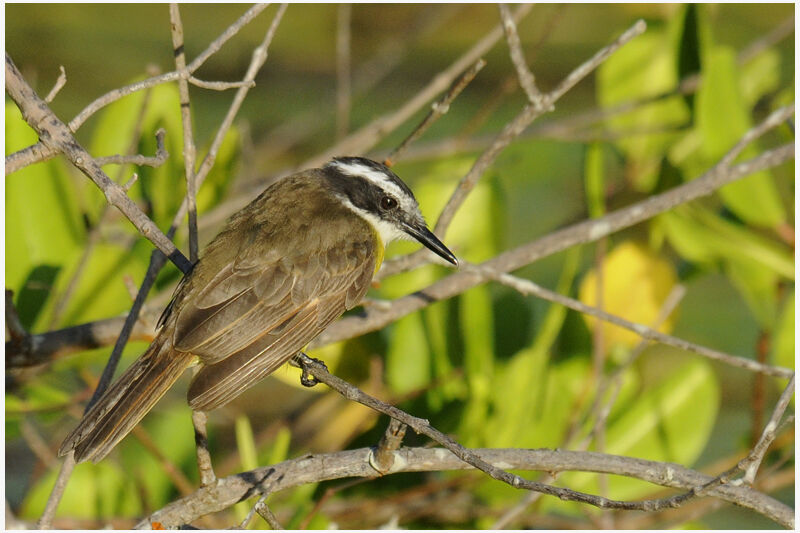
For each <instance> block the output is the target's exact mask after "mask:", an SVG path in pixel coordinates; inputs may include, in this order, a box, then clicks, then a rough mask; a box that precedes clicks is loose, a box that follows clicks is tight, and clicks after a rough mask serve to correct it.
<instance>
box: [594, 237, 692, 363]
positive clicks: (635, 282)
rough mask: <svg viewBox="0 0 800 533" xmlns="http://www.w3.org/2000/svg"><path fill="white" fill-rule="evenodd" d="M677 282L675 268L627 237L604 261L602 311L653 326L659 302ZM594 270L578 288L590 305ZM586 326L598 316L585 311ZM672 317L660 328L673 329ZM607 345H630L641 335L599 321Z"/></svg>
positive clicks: (595, 277)
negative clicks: (587, 313) (589, 314)
mask: <svg viewBox="0 0 800 533" xmlns="http://www.w3.org/2000/svg"><path fill="white" fill-rule="evenodd" d="M676 282H677V276H676V274H675V269H674V268H673V266H672V265H671V264H670V263H669V262H668V261H666V260H664V259H662V258H660V257H659V256H657V255H656V254H654V253H653V252H651V251H649V250H648V249H646V248H645V247H644V246H642V245H639V244H635V243H633V242H630V241H627V242H623V243H621V244H619V245H618V246H617V247H616V248H614V249H613V250H612V251H611V252H610V253H609V254H608V255H607V256H606V258H605V261H604V262H603V301H602V308H603V310H604V311H606V312H608V313H611V314H613V315H617V316H621V317H622V318H625V319H627V320H630V321H631V322H635V323H638V324H643V325H645V326H652V325H653V324H654V323H655V322H656V319H657V318H658V315H659V311H660V309H661V306H662V305H663V304H664V300H665V299H666V298H667V296H668V295H669V293H670V291H671V290H672V287H673V286H674V285H675V283H676ZM597 292H598V291H597V271H596V269H594V268H593V269H592V270H590V271H589V272H587V274H586V276H584V278H583V281H582V282H581V286H580V290H579V298H580V300H581V301H582V302H583V303H585V304H587V305H591V306H596V305H597ZM584 320H586V323H587V325H588V326H589V329H591V330H594V328H595V327H597V319H596V318H594V317H591V316H587V315H584ZM673 320H674V317H673V316H671V317H670V318H669V319H668V320H666V321H665V322H664V323H663V324H661V326H660V327H659V328H657V329H658V330H659V331H661V332H663V333H668V332H670V331H672V326H673ZM602 326H603V328H604V330H603V338H604V340H605V347H606V348H614V347H616V346H619V345H622V346H624V347H631V346H633V345H635V344H636V343H638V342H639V340H640V339H641V337H639V336H638V335H636V334H635V333H634V332H632V331H629V330H626V329H623V328H620V327H618V326H613V325H610V324H607V323H603V324H602Z"/></svg>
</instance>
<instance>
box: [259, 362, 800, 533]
mask: <svg viewBox="0 0 800 533" xmlns="http://www.w3.org/2000/svg"><path fill="white" fill-rule="evenodd" d="M297 359H298V360H299V362H300V364H301V365H302V366H303V371H304V374H311V375H313V379H314V380H316V381H318V382H321V383H325V384H326V385H328V386H329V387H331V388H332V389H334V390H335V391H336V392H338V393H339V394H341V395H342V396H344V397H345V398H347V399H348V400H351V401H355V402H358V403H361V404H363V405H365V406H367V407H369V408H371V409H373V410H375V411H378V412H380V413H383V414H385V415H388V416H391V417H392V418H394V419H396V420H398V421H400V422H403V423H404V424H406V425H408V426H409V427H411V428H412V429H413V430H414V431H416V432H417V433H420V434H423V435H425V436H427V437H429V438H431V439H432V440H434V441H435V442H437V443H439V444H441V445H442V446H444V447H445V448H447V450H449V451H450V452H451V453H452V454H453V455H454V456H456V457H458V458H459V459H460V460H461V461H463V462H465V463H468V464H469V465H471V466H473V467H475V468H477V469H479V470H481V471H483V472H485V473H486V474H488V475H489V476H491V477H492V478H494V479H496V480H498V481H502V482H504V483H506V484H508V485H511V486H512V487H515V488H520V489H526V490H531V491H536V492H542V493H544V494H548V495H550V496H556V497H558V498H559V499H562V500H569V501H575V502H580V503H587V504H589V505H593V506H596V507H599V508H601V509H620V510H629V511H630V510H639V511H657V510H660V509H666V508H670V507H677V506H679V505H682V504H683V503H684V502H686V501H688V500H690V499H692V498H694V497H695V496H696V492H695V487H692V490H689V491H688V492H685V493H681V494H678V495H676V496H673V497H670V498H660V499H654V500H642V501H622V500H611V499H608V498H603V497H600V496H595V495H592V494H586V493H583V492H578V491H574V490H571V489H566V488H561V487H555V486H552V485H547V484H544V483H539V482H536V481H530V480H526V479H524V478H522V477H520V476H518V475H515V474H512V473H510V472H508V471H507V470H504V469H502V468H498V467H496V466H494V462H489V461H485V460H484V459H482V458H481V457H479V456H478V455H477V454H475V453H474V452H473V451H471V450H469V449H467V448H464V447H463V446H461V445H460V444H459V443H457V442H456V441H454V440H452V439H451V438H450V437H448V436H447V435H445V434H444V433H442V432H440V431H439V430H437V429H436V428H434V427H433V426H432V425H431V424H430V422H428V421H427V420H424V419H421V418H417V417H415V416H412V415H410V414H408V413H406V412H405V411H402V410H400V409H398V408H396V407H394V406H392V405H389V404H387V403H384V402H382V401H380V400H378V399H377V398H374V397H372V396H370V395H368V394H366V393H365V392H363V391H361V390H360V389H358V388H357V387H355V386H353V385H350V384H349V383H347V382H346V381H344V380H342V379H340V378H338V377H336V376H334V375H332V374H330V373H329V372H328V370H327V368H326V367H325V364H324V363H322V362H320V361H317V360H314V359H311V358H310V357H308V356H306V355H305V354H303V353H302V352H301V353H300V355H299V356H298V358H297ZM403 459H405V458H403ZM503 466H505V467H506V468H508V466H507V465H506V463H503ZM512 468H513V467H512ZM274 483H275V480H272V483H271V484H270V485H272V484H274ZM262 484H263V482H262ZM270 488H271V487H270ZM787 509H788V508H787ZM791 520H792V521H793V520H794V518H793V513H792V518H791Z"/></svg>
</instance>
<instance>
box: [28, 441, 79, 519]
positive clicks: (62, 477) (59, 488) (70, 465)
mask: <svg viewBox="0 0 800 533" xmlns="http://www.w3.org/2000/svg"><path fill="white" fill-rule="evenodd" d="M74 469H75V450H72V451H70V452H69V453H68V454H67V456H66V457H65V458H64V462H63V463H61V470H59V472H58V477H57V478H56V483H55V485H53V490H52V491H50V496H49V497H48V498H47V503H46V504H45V506H44V511H43V512H42V516H40V517H39V520H38V521H37V522H36V528H37V529H50V528H51V527H53V518H54V517H55V516H56V509H57V508H58V504H59V503H60V502H61V496H62V495H63V494H64V490H66V488H67V482H68V481H69V477H70V476H71V475H72V471H73V470H74Z"/></svg>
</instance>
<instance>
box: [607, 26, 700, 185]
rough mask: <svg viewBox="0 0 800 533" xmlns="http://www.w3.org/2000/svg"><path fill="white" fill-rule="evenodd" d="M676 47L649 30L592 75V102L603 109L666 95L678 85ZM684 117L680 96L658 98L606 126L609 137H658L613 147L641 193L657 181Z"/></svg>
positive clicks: (662, 32)
mask: <svg viewBox="0 0 800 533" xmlns="http://www.w3.org/2000/svg"><path fill="white" fill-rule="evenodd" d="M675 46H676V45H675V43H674V39H673V38H672V36H671V34H670V31H669V28H659V27H656V28H650V29H648V31H647V33H645V34H644V35H640V36H639V37H637V38H636V39H634V40H633V41H631V42H629V43H627V44H626V45H625V46H623V47H622V48H620V49H619V50H618V51H617V52H615V53H614V54H613V55H612V56H611V57H610V58H609V59H608V60H607V61H606V62H605V63H603V65H601V66H600V68H599V69H598V72H597V99H598V101H599V102H600V105H601V106H602V107H603V108H612V107H615V106H617V105H620V104H623V103H629V102H635V101H637V100H642V99H646V98H648V97H653V96H657V95H660V94H664V93H667V92H670V91H672V90H674V89H675V87H676V86H677V84H678V72H677V69H676V65H675V60H674V57H675V52H674V48H675ZM689 118H690V115H689V111H688V109H687V107H686V104H685V103H684V102H683V99H682V98H681V97H680V96H677V95H676V96H670V97H667V98H660V99H658V100H657V101H655V102H652V103H649V104H646V105H642V106H638V107H637V108H636V109H635V110H633V111H631V112H628V113H624V114H621V115H619V114H618V115H616V116H614V117H612V118H610V119H608V120H606V125H607V127H608V128H609V129H610V130H612V131H621V132H624V131H629V130H637V129H642V128H647V129H648V130H664V131H663V132H662V133H649V134H645V135H632V136H630V135H629V136H625V137H623V138H621V139H619V140H617V141H616V142H615V143H614V144H615V145H616V146H618V147H619V148H620V150H622V152H623V153H624V154H625V156H626V159H627V161H626V164H627V166H628V170H627V172H626V174H627V175H628V176H630V179H632V180H633V181H634V185H635V186H636V187H637V188H638V189H639V190H641V191H644V192H649V191H650V190H651V189H652V188H653V187H654V186H655V184H656V181H657V179H658V175H659V171H660V165H661V160H662V159H663V157H664V155H665V151H666V149H667V147H668V146H669V145H670V144H672V143H673V142H674V141H675V139H677V138H678V137H679V136H680V135H682V134H681V133H680V132H678V131H677V129H678V128H681V127H683V126H685V125H686V124H687V123H688V122H689Z"/></svg>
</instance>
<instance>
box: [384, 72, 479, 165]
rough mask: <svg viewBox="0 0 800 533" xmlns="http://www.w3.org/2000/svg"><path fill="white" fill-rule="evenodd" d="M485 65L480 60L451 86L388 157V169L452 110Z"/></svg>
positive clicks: (386, 160) (385, 162)
mask: <svg viewBox="0 0 800 533" xmlns="http://www.w3.org/2000/svg"><path fill="white" fill-rule="evenodd" d="M485 65H486V61H484V60H483V59H479V60H478V61H477V62H475V64H474V65H472V66H471V67H470V68H468V69H467V70H466V71H464V73H463V74H461V76H459V77H458V79H456V81H454V82H453V84H452V85H451V86H450V89H448V90H447V92H446V93H445V94H444V95H443V96H442V97H441V98H440V99H439V100H438V101H436V102H434V104H433V105H431V110H430V111H429V112H428V114H427V115H426V116H425V118H424V119H423V120H422V122H420V124H419V126H417V127H416V128H414V131H412V132H411V134H410V135H409V136H408V137H406V138H405V139H404V140H403V142H401V143H400V145H399V146H398V147H397V148H395V149H394V150H392V152H391V153H389V155H387V156H386V159H385V160H384V164H385V165H386V166H387V167H390V166H392V165H393V164H394V162H395V161H397V159H398V158H399V157H400V155H401V154H402V153H403V152H404V151H405V150H406V148H408V145H409V144H411V143H412V142H414V141H415V140H417V139H418V138H419V137H420V136H421V135H422V134H423V133H425V132H426V131H427V130H428V128H430V127H431V125H432V124H433V123H434V122H436V121H437V120H439V118H441V117H442V115H444V114H445V113H447V112H448V111H449V110H450V104H451V103H453V100H455V99H456V97H457V96H458V95H459V94H461V91H463V90H464V88H465V87H466V86H467V85H469V83H470V82H471V81H472V80H474V79H475V76H477V75H478V72H480V71H481V69H482V68H483V67H484V66H485Z"/></svg>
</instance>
